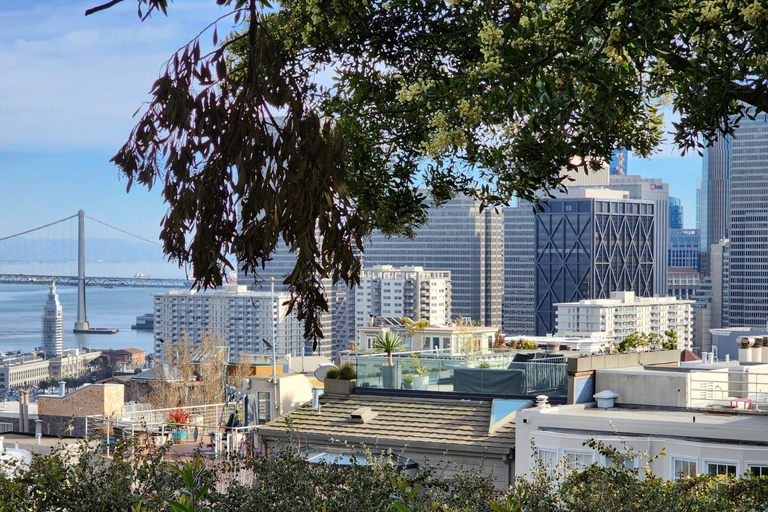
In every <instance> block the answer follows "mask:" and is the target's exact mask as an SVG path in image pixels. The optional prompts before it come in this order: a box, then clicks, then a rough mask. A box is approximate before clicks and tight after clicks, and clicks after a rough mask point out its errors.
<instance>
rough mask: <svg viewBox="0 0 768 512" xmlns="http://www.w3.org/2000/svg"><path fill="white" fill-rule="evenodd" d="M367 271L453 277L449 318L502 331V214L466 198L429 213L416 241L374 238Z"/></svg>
mask: <svg viewBox="0 0 768 512" xmlns="http://www.w3.org/2000/svg"><path fill="white" fill-rule="evenodd" d="M363 258H364V260H363V261H364V266H366V267H370V266H373V265H393V266H395V267H405V266H418V267H423V268H424V269H425V270H445V271H449V272H450V273H451V296H452V302H451V314H452V316H453V318H454V319H455V318H457V317H459V316H461V317H464V318H468V319H471V320H473V321H476V322H478V323H479V324H481V325H484V326H488V327H501V301H502V293H503V226H502V216H501V213H500V212H498V211H496V210H493V209H487V210H485V211H483V212H480V208H479V204H478V202H477V201H475V200H474V199H473V198H471V197H468V196H463V195H462V196H458V197H456V198H454V199H451V200H450V201H448V202H447V203H445V204H443V205H441V206H437V207H432V208H430V210H429V221H428V222H427V224H426V225H424V226H422V227H420V228H419V229H417V230H416V233H415V237H414V238H413V239H408V238H397V237H392V238H390V237H387V236H385V235H383V234H381V233H378V232H376V233H374V234H373V235H372V236H371V238H370V241H369V242H368V244H367V245H366V248H365V254H364V256H363Z"/></svg>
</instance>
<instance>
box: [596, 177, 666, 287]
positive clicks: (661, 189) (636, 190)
mask: <svg viewBox="0 0 768 512" xmlns="http://www.w3.org/2000/svg"><path fill="white" fill-rule="evenodd" d="M609 188H611V189H612V190H626V191H627V192H629V198H630V199H641V200H644V201H649V200H650V201H654V202H655V203H656V208H655V211H656V226H655V230H654V237H655V240H654V250H655V251H656V253H655V255H654V260H655V262H656V268H655V279H656V282H655V283H654V287H653V288H654V293H655V294H658V295H664V292H665V290H666V289H667V258H668V253H667V242H668V240H667V238H668V233H667V230H668V228H667V226H668V225H669V185H667V184H666V183H664V182H663V181H662V180H660V179H652V178H643V177H641V176H638V175H629V176H611V184H610V186H609Z"/></svg>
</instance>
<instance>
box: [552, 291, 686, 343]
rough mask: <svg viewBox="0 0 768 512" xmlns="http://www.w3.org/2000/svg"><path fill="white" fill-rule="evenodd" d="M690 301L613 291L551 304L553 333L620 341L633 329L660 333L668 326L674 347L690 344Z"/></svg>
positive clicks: (634, 330)
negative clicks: (554, 315)
mask: <svg viewBox="0 0 768 512" xmlns="http://www.w3.org/2000/svg"><path fill="white" fill-rule="evenodd" d="M692 304H693V301H686V300H677V299H675V298H674V297H635V294H634V293H633V292H613V293H611V297H610V299H597V300H581V301H578V302H566V303H560V304H555V306H556V307H557V334H558V335H561V336H604V337H607V338H613V339H615V340H616V341H620V340H623V339H624V338H626V337H627V336H629V335H630V334H632V333H634V332H639V333H648V334H658V335H661V336H663V335H664V333H665V332H667V331H668V330H670V329H672V330H673V331H675V333H677V339H678V344H679V347H678V348H680V349H684V348H690V346H691V343H692V323H693V321H692V312H691V305H692Z"/></svg>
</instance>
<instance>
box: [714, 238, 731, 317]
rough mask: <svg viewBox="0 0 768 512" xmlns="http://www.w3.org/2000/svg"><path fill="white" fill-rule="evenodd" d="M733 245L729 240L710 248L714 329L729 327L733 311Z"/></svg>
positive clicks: (721, 241) (725, 239)
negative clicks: (731, 284)
mask: <svg viewBox="0 0 768 512" xmlns="http://www.w3.org/2000/svg"><path fill="white" fill-rule="evenodd" d="M730 247H731V244H730V242H729V241H728V239H727V238H724V239H723V240H720V242H719V243H717V244H715V245H713V246H712V247H711V248H710V254H711V259H712V264H711V267H710V275H711V277H712V328H713V329H719V328H722V327H728V325H729V320H728V317H729V315H730V310H731V287H730V269H731V250H730Z"/></svg>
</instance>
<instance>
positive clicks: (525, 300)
mask: <svg viewBox="0 0 768 512" xmlns="http://www.w3.org/2000/svg"><path fill="white" fill-rule="evenodd" d="M535 220H536V219H535V217H534V213H533V206H532V205H531V204H530V203H527V202H522V204H520V205H518V206H515V207H512V208H505V209H504V303H503V308H502V310H503V312H502V314H503V319H502V331H503V332H504V333H505V334H509V335H528V336H533V335H534V334H535V333H536V272H535V271H536V224H535Z"/></svg>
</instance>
